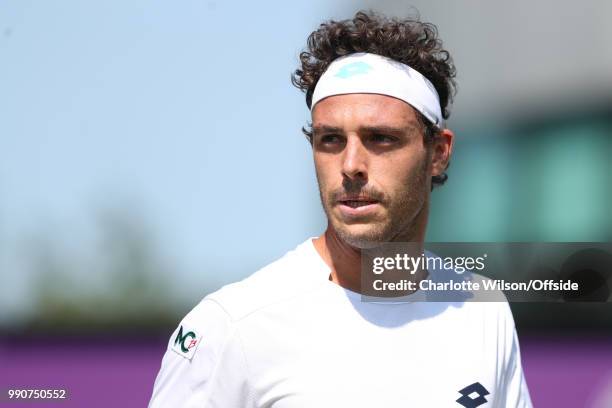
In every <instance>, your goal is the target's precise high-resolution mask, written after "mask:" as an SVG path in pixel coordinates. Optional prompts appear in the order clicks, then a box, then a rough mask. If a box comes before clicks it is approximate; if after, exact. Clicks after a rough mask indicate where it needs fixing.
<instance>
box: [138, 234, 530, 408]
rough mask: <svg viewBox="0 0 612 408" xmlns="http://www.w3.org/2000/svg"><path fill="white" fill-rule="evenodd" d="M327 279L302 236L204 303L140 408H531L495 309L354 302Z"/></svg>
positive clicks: (506, 313)
mask: <svg viewBox="0 0 612 408" xmlns="http://www.w3.org/2000/svg"><path fill="white" fill-rule="evenodd" d="M430 273H431V271H430ZM329 274H330V270H329V268H328V266H327V265H326V264H325V263H324V261H323V260H322V259H321V257H320V256H319V254H318V252H317V251H316V249H315V247H314V245H313V243H312V240H311V239H309V240H307V241H306V242H304V243H302V244H300V245H299V246H298V247H297V248H296V249H294V250H293V251H290V252H288V253H287V254H286V255H284V256H283V257H282V258H281V259H279V260H277V261H276V262H274V263H272V264H270V265H268V266H266V267H265V268H263V269H261V270H259V271H258V272H256V273H255V274H253V275H252V276H250V277H249V278H247V279H245V280H243V281H241V282H238V283H234V284H231V285H228V286H225V287H223V288H222V289H220V290H219V291H217V292H215V293H213V294H211V295H208V296H207V297H206V298H204V299H203V300H202V301H201V302H200V303H199V304H198V305H197V306H196V307H195V308H194V309H193V310H192V311H191V312H190V313H189V314H187V316H186V317H185V318H184V319H183V320H182V322H181V323H180V325H179V327H178V328H177V329H176V331H175V332H174V333H173V334H172V336H171V338H170V341H169V343H168V350H167V351H166V354H165V355H164V358H163V360H162V365H161V370H160V372H159V374H158V376H157V379H156V381H155V385H154V390H153V395H152V398H151V402H150V404H149V407H219V408H233V407H273V408H298V407H300V408H302V407H317V408H320V407H330V408H331V407H333V408H339V407H385V408H394V407H397V408H400V407H401V408H406V407H418V408H423V407H435V408H440V407H459V408H460V407H469V408H472V407H504V408H505V407H531V406H532V405H531V400H530V397H529V392H528V390H527V386H526V383H525V378H524V375H523V370H522V367H521V359H520V352H519V344H518V340H517V336H516V330H515V327H514V321H513V319H512V313H511V311H510V308H509V306H508V303H507V302H506V301H502V302H401V303H399V302H396V303H393V302H379V303H370V302H362V299H361V295H360V294H358V293H355V292H351V291H349V290H347V289H344V288H342V287H340V286H339V285H337V284H335V283H333V282H331V281H330V280H329Z"/></svg>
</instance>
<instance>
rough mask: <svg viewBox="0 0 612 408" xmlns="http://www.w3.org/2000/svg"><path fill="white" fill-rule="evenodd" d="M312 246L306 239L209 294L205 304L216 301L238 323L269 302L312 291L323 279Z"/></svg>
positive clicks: (197, 313)
mask: <svg viewBox="0 0 612 408" xmlns="http://www.w3.org/2000/svg"><path fill="white" fill-rule="evenodd" d="M309 245H310V246H312V244H311V243H310V240H307V241H305V242H304V243H302V244H300V245H298V246H297V247H296V248H294V249H293V250H291V251H289V252H287V253H286V254H285V255H283V256H282V257H281V258H279V259H277V260H276V261H274V262H272V263H270V264H268V265H266V266H265V267H263V268H261V269H259V270H258V271H256V272H255V273H253V274H252V275H250V276H249V277H247V278H245V279H243V280H241V281H239V282H236V283H232V284H229V285H226V286H223V287H222V288H221V289H219V290H218V291H216V292H213V293H211V294H209V295H208V296H206V297H205V298H204V299H203V301H202V303H204V304H207V303H211V302H212V303H215V304H216V305H217V306H218V307H219V308H220V309H222V310H223V311H224V312H225V313H226V315H227V318H228V319H230V320H231V321H233V322H236V321H239V320H241V319H242V318H244V317H246V316H248V315H250V314H252V313H255V312H257V311H258V310H260V309H262V308H265V307H266V306H268V305H272V304H276V303H279V302H283V301H286V300H289V299H292V298H295V297H298V296H301V295H303V294H306V293H308V292H310V291H311V290H313V289H314V288H316V287H318V285H320V282H321V279H320V272H319V271H317V268H318V267H319V265H317V264H316V260H315V259H313V254H314V252H313V248H310V247H309ZM196 309H198V307H196ZM193 314H194V318H198V317H200V316H201V313H200V311H199V310H195V309H194V311H193Z"/></svg>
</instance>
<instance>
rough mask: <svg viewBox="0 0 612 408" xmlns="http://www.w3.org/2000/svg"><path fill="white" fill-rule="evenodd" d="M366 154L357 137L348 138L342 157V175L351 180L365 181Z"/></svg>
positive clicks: (366, 174)
mask: <svg viewBox="0 0 612 408" xmlns="http://www.w3.org/2000/svg"><path fill="white" fill-rule="evenodd" d="M367 160H368V152H367V150H366V149H365V147H364V146H363V144H362V143H361V140H360V138H359V137H357V136H349V137H348V139H347V142H346V147H345V148H344V152H343V156H342V173H343V175H344V176H345V177H347V178H349V179H351V180H358V179H360V180H364V181H365V180H367V177H368V162H367Z"/></svg>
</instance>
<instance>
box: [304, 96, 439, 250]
mask: <svg viewBox="0 0 612 408" xmlns="http://www.w3.org/2000/svg"><path fill="white" fill-rule="evenodd" d="M312 128H313V141H312V143H313V154H314V163H315V169H316V173H317V180H318V182H319V190H320V194H321V201H322V203H323V208H324V210H325V213H326V214H327V218H328V220H329V222H330V224H331V226H332V227H333V228H334V229H335V231H336V233H337V234H338V236H339V237H340V238H341V239H342V240H343V241H344V242H346V243H348V244H349V245H351V246H353V247H356V248H368V247H373V246H377V245H378V244H380V243H383V242H390V241H403V240H411V239H413V238H415V237H414V228H415V225H416V224H417V222H418V221H419V220H422V221H424V220H425V219H426V217H427V209H428V201H429V192H430V189H431V176H432V174H433V173H432V172H433V171H434V168H433V167H434V166H432V148H431V147H430V148H428V147H427V146H426V145H425V143H424V139H423V132H424V129H423V127H422V125H421V124H419V122H418V120H417V116H416V113H415V111H414V110H413V108H412V107H411V106H409V105H408V104H407V103H405V102H403V101H401V100H399V99H396V98H392V97H389V96H384V95H377V94H349V95H336V96H331V97H328V98H326V99H323V100H322V101H320V102H319V103H317V105H315V108H314V110H313V112H312Z"/></svg>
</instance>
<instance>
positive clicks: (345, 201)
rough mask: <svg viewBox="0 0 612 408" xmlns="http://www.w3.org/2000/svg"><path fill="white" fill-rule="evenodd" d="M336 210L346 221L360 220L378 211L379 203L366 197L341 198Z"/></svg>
mask: <svg viewBox="0 0 612 408" xmlns="http://www.w3.org/2000/svg"><path fill="white" fill-rule="evenodd" d="M337 203H338V209H339V210H340V212H341V214H343V216H344V217H346V218H347V219H355V218H362V217H366V216H371V215H373V214H374V213H375V212H376V211H377V210H379V204H380V201H378V200H375V199H373V198H371V197H366V196H355V197H341V198H340V199H339V200H338V201H337Z"/></svg>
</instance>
